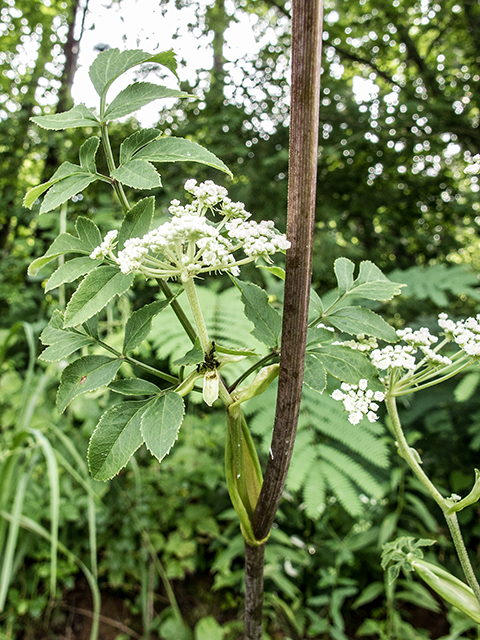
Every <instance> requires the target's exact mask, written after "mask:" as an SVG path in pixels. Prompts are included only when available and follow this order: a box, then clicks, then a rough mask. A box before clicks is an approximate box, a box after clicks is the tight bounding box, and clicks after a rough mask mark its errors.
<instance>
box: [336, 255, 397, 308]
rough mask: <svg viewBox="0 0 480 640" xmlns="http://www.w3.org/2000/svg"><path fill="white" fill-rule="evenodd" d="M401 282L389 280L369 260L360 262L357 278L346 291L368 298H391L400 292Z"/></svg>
mask: <svg viewBox="0 0 480 640" xmlns="http://www.w3.org/2000/svg"><path fill="white" fill-rule="evenodd" d="M403 286H404V285H403V284H400V283H398V282H391V281H390V280H389V279H388V278H387V277H386V276H385V275H384V274H383V273H382V271H381V270H380V269H379V268H378V267H377V266H376V265H375V264H373V262H370V261H369V260H364V261H363V262H361V263H360V270H359V273H358V277H357V279H356V280H355V281H354V283H353V285H352V288H351V289H350V291H349V292H348V293H349V295H354V296H356V297H360V298H367V299H368V300H391V299H392V298H393V297H394V296H396V295H398V294H399V293H400V292H401V288H402V287H403Z"/></svg>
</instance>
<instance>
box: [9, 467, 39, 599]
mask: <svg viewBox="0 0 480 640" xmlns="http://www.w3.org/2000/svg"><path fill="white" fill-rule="evenodd" d="M37 458H38V456H36V455H35V456H33V458H32V459H31V460H30V464H29V465H28V467H27V469H26V470H25V471H24V472H23V473H22V475H21V477H20V480H19V482H18V484H17V489H16V492H15V499H14V502H13V511H12V518H11V520H10V527H9V530H8V538H7V544H6V546H5V553H4V556H3V564H2V573H1V574H0V611H3V609H4V607H5V601H6V599H7V591H8V587H9V585H10V580H11V578H12V567H13V559H14V556H15V548H16V546H17V540H18V530H19V526H20V519H21V517H22V507H23V501H24V499H25V491H26V488H27V483H28V480H29V478H30V475H31V473H32V470H33V467H34V465H35V463H36V461H37Z"/></svg>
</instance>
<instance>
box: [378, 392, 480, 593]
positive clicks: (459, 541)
mask: <svg viewBox="0 0 480 640" xmlns="http://www.w3.org/2000/svg"><path fill="white" fill-rule="evenodd" d="M385 404H386V407H387V411H388V415H389V416H390V420H391V423H392V429H393V432H394V435H395V439H396V444H397V446H398V450H399V453H400V455H401V456H402V458H403V459H404V460H405V461H406V463H407V464H408V466H409V467H410V469H411V470H412V471H413V473H414V474H415V476H416V477H417V478H418V480H420V482H421V483H422V485H423V486H424V487H425V489H426V490H427V491H428V493H429V494H430V495H431V496H432V498H433V499H434V500H435V502H436V503H437V504H438V506H439V507H440V509H441V510H442V512H443V515H444V516H445V520H446V522H447V525H448V528H449V529H450V533H451V535H452V540H453V544H454V545H455V550H456V552H457V555H458V557H459V559H460V564H461V565H462V569H463V572H464V574H465V578H466V580H467V582H468V584H469V585H470V587H471V589H472V590H473V592H474V594H475V597H476V598H477V600H478V601H479V602H480V585H479V583H478V581H477V578H476V576H475V573H474V571H473V567H472V564H471V562H470V558H469V557H468V553H467V549H466V547H465V543H464V541H463V537H462V533H461V531H460V527H459V524H458V519H457V514H456V513H448V512H449V510H450V506H451V505H450V504H449V503H448V501H447V500H446V498H444V497H443V496H442V494H441V493H440V492H439V491H438V489H437V488H436V487H435V485H434V484H433V483H432V481H431V480H430V478H429V477H428V476H427V475H426V473H425V472H424V471H423V469H422V468H421V466H420V461H419V457H418V454H417V452H416V451H415V450H414V449H412V448H411V447H410V446H409V445H408V442H407V440H406V438H405V434H404V433H403V429H402V424H401V422H400V417H399V415H398V410H397V403H396V400H395V397H394V396H392V395H389V394H387V396H386V398H385Z"/></svg>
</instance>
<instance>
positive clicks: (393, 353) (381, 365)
mask: <svg viewBox="0 0 480 640" xmlns="http://www.w3.org/2000/svg"><path fill="white" fill-rule="evenodd" d="M414 354H415V349H414V347H411V346H408V345H407V346H405V347H402V346H401V345H399V344H397V345H395V347H392V346H391V345H388V346H387V347H385V348H383V349H375V350H374V351H372V353H371V354H370V358H371V360H372V362H373V364H374V366H375V367H377V369H380V370H385V369H390V368H393V367H395V368H400V369H410V370H413V369H415V366H416V365H415V355H414Z"/></svg>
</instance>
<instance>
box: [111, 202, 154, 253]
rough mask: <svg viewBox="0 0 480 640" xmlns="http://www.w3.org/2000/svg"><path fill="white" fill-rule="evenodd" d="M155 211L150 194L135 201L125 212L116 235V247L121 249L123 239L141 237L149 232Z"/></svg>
mask: <svg viewBox="0 0 480 640" xmlns="http://www.w3.org/2000/svg"><path fill="white" fill-rule="evenodd" d="M154 211H155V197H154V196H150V197H148V198H143V200H140V202H137V204H136V205H135V206H133V207H132V208H131V209H130V210H129V211H128V212H127V214H126V216H125V218H124V220H123V223H122V226H121V228H120V231H119V233H118V237H117V249H118V251H121V250H122V249H123V248H124V246H125V240H128V239H129V238H143V236H144V235H145V234H146V233H148V232H149V230H150V225H151V224H152V218H153V213H154Z"/></svg>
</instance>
